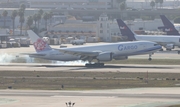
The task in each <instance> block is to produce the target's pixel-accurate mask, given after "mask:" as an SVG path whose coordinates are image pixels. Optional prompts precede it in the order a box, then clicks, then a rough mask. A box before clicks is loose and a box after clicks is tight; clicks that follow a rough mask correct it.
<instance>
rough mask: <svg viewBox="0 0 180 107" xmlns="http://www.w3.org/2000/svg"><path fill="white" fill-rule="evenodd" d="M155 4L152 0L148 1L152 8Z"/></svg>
mask: <svg viewBox="0 0 180 107" xmlns="http://www.w3.org/2000/svg"><path fill="white" fill-rule="evenodd" d="M155 5H156V4H155V2H154V1H151V2H150V6H151V7H152V9H153V8H154V6H155Z"/></svg>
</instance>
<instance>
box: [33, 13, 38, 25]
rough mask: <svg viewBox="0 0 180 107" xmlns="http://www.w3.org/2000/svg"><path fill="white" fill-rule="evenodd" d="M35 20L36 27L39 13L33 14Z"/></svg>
mask: <svg viewBox="0 0 180 107" xmlns="http://www.w3.org/2000/svg"><path fill="white" fill-rule="evenodd" d="M33 20H34V22H35V27H36V22H37V21H38V14H34V15H33Z"/></svg>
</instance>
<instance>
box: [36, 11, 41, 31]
mask: <svg viewBox="0 0 180 107" xmlns="http://www.w3.org/2000/svg"><path fill="white" fill-rule="evenodd" d="M40 20H41V14H39V13H38V14H37V21H38V30H37V32H38V34H39V23H40Z"/></svg>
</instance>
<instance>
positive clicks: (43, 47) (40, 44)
mask: <svg viewBox="0 0 180 107" xmlns="http://www.w3.org/2000/svg"><path fill="white" fill-rule="evenodd" d="M27 33H28V35H29V37H30V39H31V41H32V42H33V45H34V48H35V50H36V52H43V51H48V50H52V48H51V47H50V46H49V45H48V44H47V43H46V42H45V41H44V40H43V39H42V38H40V37H39V36H38V35H37V34H35V33H34V32H33V31H32V30H28V31H27Z"/></svg>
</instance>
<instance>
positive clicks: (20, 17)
mask: <svg viewBox="0 0 180 107" xmlns="http://www.w3.org/2000/svg"><path fill="white" fill-rule="evenodd" d="M18 15H19V22H20V23H21V26H20V29H21V31H20V35H22V26H23V23H24V21H25V19H24V11H23V9H19V11H18Z"/></svg>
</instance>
